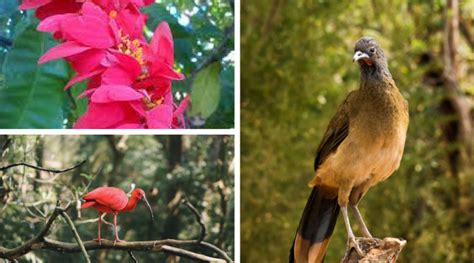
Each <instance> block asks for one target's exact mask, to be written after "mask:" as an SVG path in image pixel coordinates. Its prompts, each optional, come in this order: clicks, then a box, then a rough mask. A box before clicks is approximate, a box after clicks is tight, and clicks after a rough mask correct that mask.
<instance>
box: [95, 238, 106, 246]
mask: <svg viewBox="0 0 474 263" xmlns="http://www.w3.org/2000/svg"><path fill="white" fill-rule="evenodd" d="M102 240H104V239H103V238H94V241H95V242H99V245H102Z"/></svg>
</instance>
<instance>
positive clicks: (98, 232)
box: [97, 212, 102, 245]
mask: <svg viewBox="0 0 474 263" xmlns="http://www.w3.org/2000/svg"><path fill="white" fill-rule="evenodd" d="M97 222H98V226H99V227H98V230H97V240H98V241H99V245H101V244H102V240H101V239H100V224H102V213H101V212H99V221H97Z"/></svg>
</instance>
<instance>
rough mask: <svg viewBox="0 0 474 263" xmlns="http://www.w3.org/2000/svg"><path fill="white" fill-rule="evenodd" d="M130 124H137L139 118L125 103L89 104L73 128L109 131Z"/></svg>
mask: <svg viewBox="0 0 474 263" xmlns="http://www.w3.org/2000/svg"><path fill="white" fill-rule="evenodd" d="M132 123H136V124H139V123H140V117H139V116H138V115H137V114H136V113H135V112H134V110H133V109H131V107H130V106H129V105H128V103H126V102H113V103H99V104H97V103H90V104H89V107H88V109H87V111H86V113H84V115H83V116H81V117H80V118H79V119H78V120H77V122H76V124H75V125H74V128H76V129H110V128H117V127H121V126H123V125H126V124H127V125H130V124H132Z"/></svg>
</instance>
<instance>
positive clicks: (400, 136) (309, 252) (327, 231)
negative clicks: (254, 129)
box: [290, 37, 408, 263]
mask: <svg viewBox="0 0 474 263" xmlns="http://www.w3.org/2000/svg"><path fill="white" fill-rule="evenodd" d="M354 52H355V54H354V56H353V62H358V64H359V67H360V87H359V89H358V90H355V91H352V92H350V93H349V95H348V96H347V98H346V99H345V101H344V102H343V103H342V105H341V106H340V107H339V109H338V111H337V113H336V115H335V116H334V117H333V118H332V120H331V121H330V123H329V127H328V128H327V130H326V133H325V134H324V137H323V139H322V141H321V143H320V145H319V147H318V150H317V153H316V159H315V161H314V169H315V171H316V174H315V176H314V178H313V179H312V180H311V181H310V182H309V186H310V187H312V189H313V190H312V192H311V195H310V197H309V200H308V201H307V203H306V207H305V209H304V211H303V215H302V217H301V220H300V223H299V226H298V230H297V233H296V236H295V239H294V241H293V246H292V248H291V251H290V262H297V263H301V262H309V263H314V262H322V261H323V260H324V257H325V254H326V249H327V246H328V243H329V239H330V237H331V234H332V232H333V230H334V226H335V224H336V220H337V216H338V214H339V210H341V211H342V216H343V218H344V223H345V226H346V230H347V236H348V246H350V247H354V248H355V249H356V251H357V252H358V253H359V254H361V256H363V255H362V254H363V252H362V251H361V249H360V248H359V246H358V244H357V242H356V240H355V236H354V233H353V232H352V228H351V225H350V223H349V217H348V212H347V207H348V206H350V207H351V208H352V211H353V212H354V215H355V218H356V219H357V221H358V223H359V224H360V227H361V229H362V232H363V235H364V236H365V237H372V235H371V234H370V232H369V230H368V229H367V226H366V225H365V223H364V220H363V219H362V216H361V214H360V212H359V209H358V208H357V204H358V203H359V201H360V200H361V198H362V197H363V196H364V195H365V193H366V192H367V191H368V190H369V188H371V187H372V186H374V185H376V184H377V183H379V182H381V181H383V180H385V179H387V178H388V177H389V176H390V175H391V174H392V173H393V172H394V171H395V170H397V169H398V167H399V165H400V160H401V158H402V155H403V148H404V146H405V138H406V133H407V128H408V103H407V101H406V100H405V99H404V98H403V97H402V95H401V94H400V91H399V90H398V88H397V86H396V85H395V82H394V81H393V79H392V75H391V74H390V71H389V70H388V66H387V60H386V58H385V55H384V52H383V50H382V49H381V48H380V47H379V46H378V44H377V43H376V41H375V40H374V39H372V38H369V37H363V38H361V39H359V40H358V41H357V43H356V44H355V50H354Z"/></svg>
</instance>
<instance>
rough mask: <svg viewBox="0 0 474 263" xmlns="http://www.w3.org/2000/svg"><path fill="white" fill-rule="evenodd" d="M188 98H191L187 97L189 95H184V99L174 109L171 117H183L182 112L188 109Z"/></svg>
mask: <svg viewBox="0 0 474 263" xmlns="http://www.w3.org/2000/svg"><path fill="white" fill-rule="evenodd" d="M190 98H191V96H189V95H186V97H184V99H183V100H182V101H181V103H180V104H179V106H178V108H176V110H175V111H174V113H173V117H175V118H177V117H179V116H181V115H183V113H184V111H185V110H186V108H187V107H188V104H189V99H190Z"/></svg>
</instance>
